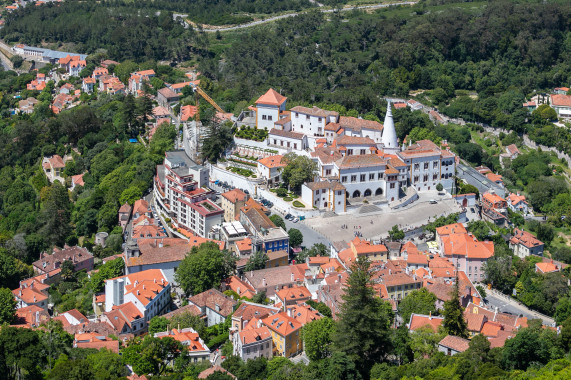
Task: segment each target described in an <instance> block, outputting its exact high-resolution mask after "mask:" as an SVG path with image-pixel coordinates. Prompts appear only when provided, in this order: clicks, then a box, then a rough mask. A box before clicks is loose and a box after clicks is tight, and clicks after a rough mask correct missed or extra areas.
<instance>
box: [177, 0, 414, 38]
mask: <svg viewBox="0 0 571 380" xmlns="http://www.w3.org/2000/svg"><path fill="white" fill-rule="evenodd" d="M416 3H417V2H416V1H404V2H401V3H392V4H373V5H361V6H359V7H351V8H343V9H319V11H320V12H322V13H333V12H347V11H352V10H354V9H359V10H369V9H380V8H388V7H391V6H396V5H415V4H416ZM317 4H318V5H319V3H317ZM321 5H322V4H321ZM321 5H319V6H321ZM304 12H305V11H302V12H295V13H288V14H285V15H279V16H274V17H270V18H267V19H264V20H258V21H252V22H250V23H247V24H242V25H235V26H229V27H222V28H216V27H214V28H210V29H206V28H204V29H203V31H204V32H208V33H213V32H217V31H219V32H226V31H228V30H238V29H244V28H250V27H252V26H256V25H261V24H265V23H268V22H272V21H276V20H281V19H284V18H288V17H295V16H297V15H299V14H300V13H304ZM187 27H188V24H187Z"/></svg>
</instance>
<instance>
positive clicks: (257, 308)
mask: <svg viewBox="0 0 571 380" xmlns="http://www.w3.org/2000/svg"><path fill="white" fill-rule="evenodd" d="M279 312H280V309H279V308H277V307H274V306H269V305H260V304H257V303H252V302H248V301H244V302H242V303H241V304H240V306H238V308H237V309H236V310H235V311H234V313H233V314H232V327H231V328H230V330H231V331H233V332H240V331H242V330H244V329H245V328H246V326H248V325H252V324H254V325H255V324H256V322H257V321H258V320H262V319H264V318H266V317H267V316H269V315H274V314H277V313H279Z"/></svg>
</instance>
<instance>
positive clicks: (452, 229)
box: [436, 223, 468, 236]
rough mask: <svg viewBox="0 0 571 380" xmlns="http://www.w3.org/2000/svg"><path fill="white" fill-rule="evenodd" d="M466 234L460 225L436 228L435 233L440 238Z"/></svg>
mask: <svg viewBox="0 0 571 380" xmlns="http://www.w3.org/2000/svg"><path fill="white" fill-rule="evenodd" d="M466 232H468V231H467V230H466V228H464V226H463V225H462V224H461V223H454V224H448V225H446V226H442V227H438V228H437V229H436V233H437V234H438V235H440V236H444V235H450V234H461V233H466Z"/></svg>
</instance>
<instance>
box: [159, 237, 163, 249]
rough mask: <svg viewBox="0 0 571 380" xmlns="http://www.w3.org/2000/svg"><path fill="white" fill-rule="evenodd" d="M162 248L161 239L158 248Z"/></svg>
mask: <svg viewBox="0 0 571 380" xmlns="http://www.w3.org/2000/svg"><path fill="white" fill-rule="evenodd" d="M162 247H163V239H161V240H160V241H159V248H162Z"/></svg>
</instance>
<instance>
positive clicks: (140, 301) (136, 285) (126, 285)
mask: <svg viewBox="0 0 571 380" xmlns="http://www.w3.org/2000/svg"><path fill="white" fill-rule="evenodd" d="M170 291H171V285H170V283H169V282H168V281H167V279H166V276H165V274H164V273H163V271H162V270H160V269H149V270H146V271H142V272H138V273H132V274H129V275H125V276H121V277H116V278H113V279H110V280H105V312H106V313H109V312H113V311H116V310H117V309H121V308H122V307H125V305H127V307H126V309H131V310H134V309H136V310H138V312H139V314H138V316H139V318H136V319H137V320H141V321H140V322H142V323H137V324H136V326H135V327H131V330H132V332H133V333H134V334H137V333H139V332H142V331H144V330H146V328H147V322H149V321H150V320H151V318H153V317H154V316H156V315H161V314H164V313H165V312H166V311H167V309H168V307H169V305H170V302H171V293H170ZM129 304H131V305H129ZM124 314H126V315H127V316H129V315H133V313H132V312H131V313H124ZM108 319H111V320H113V319H114V317H113V318H109V315H108Z"/></svg>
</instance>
